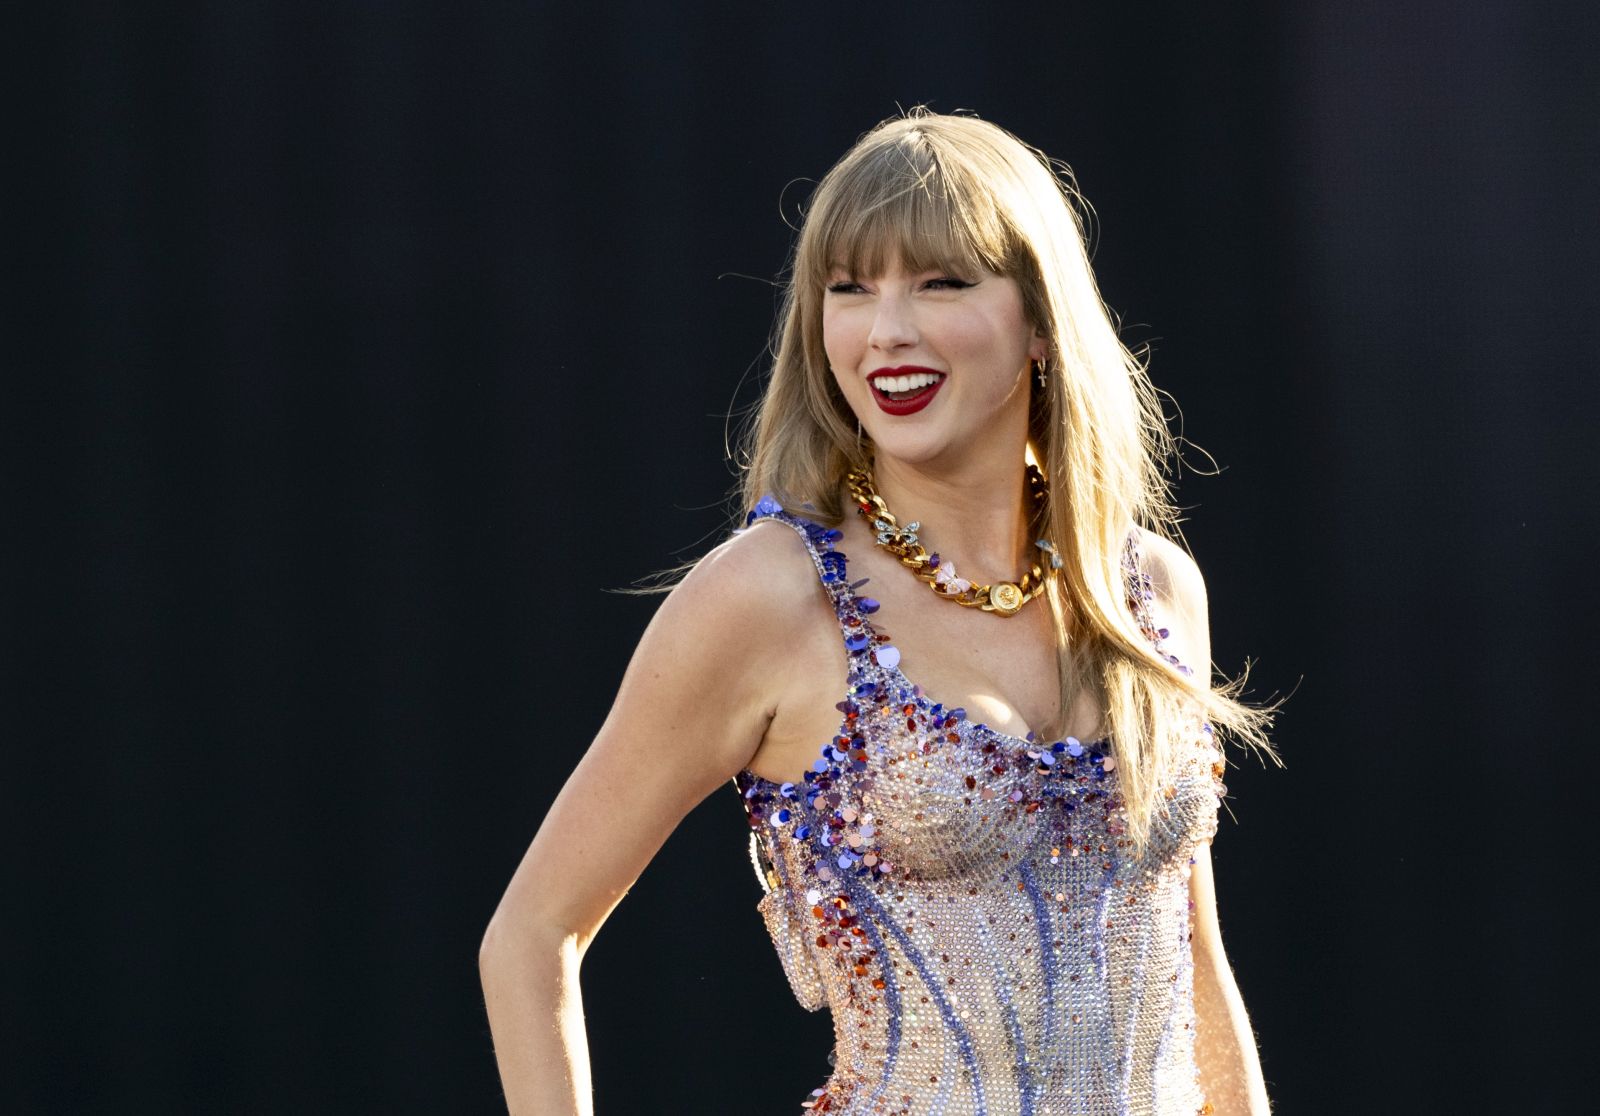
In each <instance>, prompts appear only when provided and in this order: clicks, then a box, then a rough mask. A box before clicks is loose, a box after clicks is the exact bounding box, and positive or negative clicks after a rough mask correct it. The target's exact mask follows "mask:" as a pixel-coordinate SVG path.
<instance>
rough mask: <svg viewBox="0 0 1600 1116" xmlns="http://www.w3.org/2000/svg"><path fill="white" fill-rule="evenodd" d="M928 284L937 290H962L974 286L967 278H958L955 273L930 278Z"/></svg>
mask: <svg viewBox="0 0 1600 1116" xmlns="http://www.w3.org/2000/svg"><path fill="white" fill-rule="evenodd" d="M927 285H928V286H929V287H932V288H933V289H934V290H936V291H960V290H965V289H966V288H967V287H970V286H972V284H971V283H969V282H967V281H966V280H965V279H957V278H956V277H955V276H954V275H941V276H940V277H939V278H937V279H929V280H928V282H927Z"/></svg>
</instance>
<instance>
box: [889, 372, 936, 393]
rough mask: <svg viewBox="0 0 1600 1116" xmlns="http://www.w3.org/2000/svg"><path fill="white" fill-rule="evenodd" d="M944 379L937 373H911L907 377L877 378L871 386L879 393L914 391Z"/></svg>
mask: <svg viewBox="0 0 1600 1116" xmlns="http://www.w3.org/2000/svg"><path fill="white" fill-rule="evenodd" d="M942 379H944V377H943V376H941V375H940V374H939V373H937V372H913V373H911V374H910V375H909V376H879V377H878V378H877V379H875V380H873V381H872V385H873V386H874V387H876V388H877V389H878V390H879V391H886V392H887V391H915V390H916V389H917V388H925V387H928V386H929V385H931V384H936V383H938V382H939V381H940V380H942Z"/></svg>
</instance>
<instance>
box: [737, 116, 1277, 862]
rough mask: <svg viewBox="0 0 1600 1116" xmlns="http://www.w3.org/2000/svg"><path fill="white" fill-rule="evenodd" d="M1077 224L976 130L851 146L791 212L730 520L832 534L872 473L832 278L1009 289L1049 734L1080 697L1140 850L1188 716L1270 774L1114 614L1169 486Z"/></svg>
mask: <svg viewBox="0 0 1600 1116" xmlns="http://www.w3.org/2000/svg"><path fill="white" fill-rule="evenodd" d="M1082 206H1084V203H1083V199H1082V198H1081V196H1080V195H1079V194H1078V192H1077V188H1076V186H1075V184H1074V182H1073V180H1072V176H1071V171H1070V170H1069V169H1068V168H1067V167H1066V166H1065V165H1064V164H1060V163H1053V162H1052V161H1051V160H1050V159H1049V158H1048V157H1046V156H1045V155H1044V154H1043V153H1042V152H1039V151H1038V150H1036V149H1034V148H1031V147H1029V146H1027V145H1025V144H1024V143H1022V142H1021V141H1020V140H1018V139H1017V138H1016V137H1015V136H1013V135H1011V134H1010V133H1009V132H1007V131H1005V130H1004V129H1002V128H999V127H997V126H995V125H994V124H990V123H988V122H986V121H983V120H979V119H977V118H975V117H969V116H944V115H938V114H934V113H930V112H927V111H925V110H921V109H917V110H913V111H912V112H910V113H909V114H907V115H905V116H903V117H895V118H892V119H890V120H887V121H884V122H883V123H882V124H880V125H878V126H877V127H876V128H874V129H872V130H871V131H870V132H868V133H867V134H866V135H864V136H862V137H861V139H860V140H859V141H857V143H856V145H855V146H854V147H852V148H851V149H850V151H849V152H847V153H846V154H845V156H844V157H843V158H842V159H840V160H839V162H838V163H837V164H836V165H835V166H834V167H833V169H832V170H830V171H829V172H828V174H827V175H826V176H825V177H824V178H823V179H822V181H821V183H819V184H818V186H817V189H816V191H815V192H814V193H813V195H812V197H811V200H810V203H809V205H808V207H807V209H806V212H805V217H804V222H803V225H802V227H801V230H800V236H799V239H798V242H797V244H796V247H795V250H794V256H793V259H792V261H791V265H790V268H789V272H788V276H787V284H786V289H785V291H784V296H783V303H782V309H781V311H780V316H779V322H778V333H777V337H776V344H775V352H774V360H773V365H772V373H771V379H770V382H769V383H768V386H767V390H766V392H765V395H764V398H763V399H762V401H761V403H760V405H759V408H758V409H757V411H756V413H755V415H754V417H753V420H752V421H751V423H750V424H749V426H748V427H747V429H746V430H745V432H744V439H743V446H742V449H741V454H740V458H739V460H740V461H741V463H742V464H743V478H742V481H741V484H740V495H741V499H742V502H743V505H744V510H746V511H748V510H749V509H751V508H753V507H754V506H755V504H756V503H757V501H758V500H759V499H760V498H761V496H763V495H764V494H766V493H771V494H773V495H774V496H775V497H777V499H778V500H779V502H780V503H782V504H783V505H784V506H786V507H798V506H800V505H802V504H811V505H812V506H813V508H814V509H815V512H814V513H807V514H808V515H812V517H813V518H816V519H818V520H821V521H824V522H826V523H828V524H837V523H838V522H839V520H840V519H841V517H842V516H843V514H844V495H843V482H844V477H845V474H846V472H848V471H849V470H850V469H852V468H855V467H858V466H864V465H866V464H867V463H868V460H869V458H870V456H871V446H870V445H869V444H865V443H864V442H863V441H862V438H861V434H860V428H859V427H858V426H857V424H856V419H855V415H854V413H853V412H852V411H851V410H850V407H849V405H848V404H847V403H846V402H845V400H844V397H843V396H842V395H841V394H840V392H839V388H838V385H837V383H836V382H835V380H834V377H833V374H832V373H831V372H830V370H829V367H828V360H827V356H826V354H825V353H824V351H823V340H822V296H823V290H824V285H825V283H826V282H827V279H828V273H829V269H830V267H832V266H833V265H840V266H842V267H843V268H844V269H845V271H846V272H848V273H850V274H858V275H871V274H875V273H877V272H878V271H879V270H881V269H882V268H883V267H884V266H885V264H886V263H887V262H889V261H891V260H892V259H894V258H896V257H898V258H899V259H900V261H901V262H902V263H903V264H904V266H905V267H906V269H907V270H909V271H912V272H919V271H922V270H925V269H933V268H948V269H951V270H953V271H954V272H955V273H957V274H960V273H963V272H968V273H970V272H972V271H975V270H977V269H978V268H982V269H984V270H987V271H989V272H991V273H995V274H1000V275H1007V276H1010V277H1011V278H1013V279H1015V280H1016V281H1017V283H1018V284H1019V285H1020V286H1021V289H1022V293H1023V306H1024V309H1025V310H1026V312H1027V314H1028V317H1029V319H1030V321H1031V323H1032V324H1033V325H1034V326H1035V327H1037V328H1038V329H1039V330H1040V332H1041V333H1042V334H1043V335H1044V337H1045V338H1046V340H1047V342H1048V344H1049V358H1048V361H1047V367H1048V373H1047V377H1046V385H1045V386H1044V387H1043V388H1038V387H1035V388H1034V392H1033V400H1032V403H1031V414H1030V419H1029V440H1030V450H1031V452H1032V454H1033V455H1034V458H1035V460H1036V461H1037V462H1038V463H1039V465H1040V466H1041V468H1042V469H1043V470H1044V473H1045V476H1046V478H1047V479H1048V486H1049V496H1048V500H1047V502H1046V510H1045V517H1046V528H1045V531H1044V534H1045V536H1046V537H1047V538H1050V539H1053V540H1055V542H1056V544H1057V546H1058V548H1059V552H1060V554H1061V556H1062V558H1063V559H1064V566H1063V568H1062V569H1061V570H1060V574H1061V576H1060V577H1059V578H1055V579H1052V580H1051V581H1050V583H1049V590H1048V593H1049V601H1050V605H1051V611H1052V615H1053V618H1054V627H1055V631H1056V641H1057V648H1058V654H1057V661H1058V664H1059V677H1060V687H1061V695H1060V696H1061V703H1060V709H1061V716H1062V717H1063V718H1064V717H1065V716H1066V714H1067V711H1068V710H1069V709H1071V708H1072V699H1073V698H1074V696H1075V695H1076V694H1077V693H1078V692H1079V691H1080V690H1081V689H1082V688H1083V687H1085V686H1088V687H1092V690H1091V692H1094V693H1096V694H1097V695H1098V696H1099V698H1100V699H1101V703H1102V707H1103V709H1104V711H1105V722H1104V724H1103V726H1102V727H1103V728H1104V729H1105V730H1106V731H1107V732H1108V733H1109V735H1110V737H1111V739H1112V742H1113V747H1114V749H1115V754H1116V756H1117V763H1118V771H1119V780H1120V785H1121V790H1122V799H1123V807H1124V812H1125V815H1126V820H1127V828H1128V834H1129V836H1130V837H1132V838H1133V840H1134V842H1135V843H1136V844H1137V845H1140V846H1142V845H1143V844H1144V843H1145V841H1146V839H1147V837H1148V834H1149V832H1150V827H1151V822H1152V819H1153V817H1154V815H1155V813H1156V811H1157V807H1158V799H1159V798H1160V797H1161V794H1162V790H1163V788H1164V787H1165V786H1166V784H1167V782H1168V780H1169V779H1170V777H1171V776H1172V773H1173V770H1174V766H1175V764H1176V763H1177V762H1178V756H1179V751H1178V750H1179V748H1180V747H1182V746H1184V745H1185V744H1188V743H1190V742H1191V741H1192V738H1193V733H1194V730H1195V728H1196V714H1197V712H1198V713H1199V714H1201V715H1203V716H1204V717H1205V719H1207V720H1209V721H1210V722H1211V723H1212V724H1213V725H1215V726H1216V727H1218V728H1220V729H1224V730H1228V731H1229V732H1230V733H1231V735H1232V736H1233V737H1234V738H1236V739H1239V740H1242V741H1244V742H1246V743H1248V744H1251V745H1254V746H1256V747H1259V748H1260V749H1262V750H1263V751H1264V752H1266V753H1267V754H1269V755H1270V754H1272V749H1271V746H1270V744H1269V743H1268V741H1267V739H1266V736H1265V729H1266V727H1267V725H1268V724H1269V723H1270V710H1268V709H1265V708H1259V707H1252V706H1248V705H1245V704H1243V703H1241V702H1240V701H1239V700H1238V693H1239V689H1240V685H1241V682H1242V680H1238V681H1234V682H1230V683H1227V684H1225V685H1222V686H1220V687H1213V686H1212V685H1211V683H1210V673H1211V672H1210V669H1209V668H1210V664H1201V663H1196V664H1192V665H1193V667H1194V669H1195V673H1194V675H1193V676H1192V677H1190V676H1185V675H1183V674H1181V673H1180V672H1179V671H1177V670H1176V669H1175V668H1174V667H1173V666H1172V664H1170V663H1169V662H1167V661H1166V660H1165V659H1163V658H1162V657H1161V656H1160V655H1158V654H1156V652H1155V651H1154V650H1153V649H1152V648H1151V645H1150V641H1149V640H1148V639H1147V638H1146V637H1145V635H1144V634H1143V633H1142V632H1141V631H1140V628H1139V624H1138V622H1137V620H1136V619H1135V617H1134V616H1133V615H1131V614H1130V612H1129V610H1128V607H1127V603H1126V601H1127V591H1126V582H1125V579H1124V575H1123V571H1122V564H1121V563H1122V552H1123V545H1124V540H1125V537H1126V535H1127V532H1128V530H1129V527H1130V526H1131V525H1133V524H1135V523H1137V524H1139V525H1141V526H1144V527H1146V528H1147V529H1149V530H1151V531H1153V532H1156V533H1157V534H1160V535H1162V536H1163V537H1166V538H1170V539H1176V538H1177V537H1178V536H1179V533H1178V530H1177V518H1178V517H1177V511H1176V509H1175V508H1174V507H1173V504H1172V500H1171V492H1170V483H1169V478H1168V472H1167V469H1168V463H1169V461H1170V460H1171V458H1172V457H1173V455H1174V449H1175V447H1174V444H1173V439H1172V436H1171V433H1170V432H1169V431H1168V429H1167V425H1166V420H1165V418H1164V416H1163V414H1162V410H1161V407H1160V403H1159V399H1158V397H1157V393H1156V391H1155V388H1154V387H1153V386H1152V385H1151V383H1150V379H1149V376H1148V375H1147V373H1146V370H1145V367H1144V364H1143V362H1142V361H1141V360H1140V359H1139V358H1138V357H1136V356H1135V355H1134V354H1133V353H1132V352H1131V351H1129V349H1128V348H1127V347H1126V346H1125V345H1124V344H1123V343H1122V341H1121V339H1120V338H1119V337H1118V335H1117V329H1116V327H1115V325H1114V324H1113V323H1112V320H1111V316H1110V314H1109V312H1108V310H1107V309H1106V306H1105V303H1104V302H1103V301H1102V299H1101V297H1100V293H1099V289H1098V287H1097V286H1096V284H1095V280H1094V275H1093V273H1092V271H1091V270H1090V267H1089V259H1088V253H1087V250H1086V247H1085V238H1084V230H1083V224H1082V219H1081V218H1080V216H1079V209H1080V207H1082ZM1069 634H1070V635H1072V638H1070V639H1069ZM1052 728H1053V729H1059V728H1060V726H1059V725H1058V726H1052Z"/></svg>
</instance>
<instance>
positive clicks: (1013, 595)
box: [989, 581, 1022, 616]
mask: <svg viewBox="0 0 1600 1116" xmlns="http://www.w3.org/2000/svg"><path fill="white" fill-rule="evenodd" d="M989 603H990V604H991V605H993V606H994V610H995V611H996V612H998V613H1000V615H1002V616H1010V615H1011V614H1012V613H1013V612H1015V611H1017V609H1019V608H1021V607H1022V590H1021V589H1018V588H1017V587H1016V586H1015V585H1013V584H1011V582H1009V581H1001V582H997V583H996V584H994V585H991V586H990V587H989Z"/></svg>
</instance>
